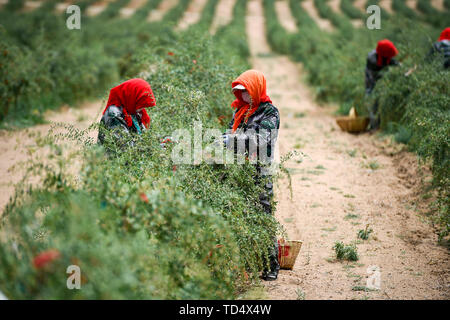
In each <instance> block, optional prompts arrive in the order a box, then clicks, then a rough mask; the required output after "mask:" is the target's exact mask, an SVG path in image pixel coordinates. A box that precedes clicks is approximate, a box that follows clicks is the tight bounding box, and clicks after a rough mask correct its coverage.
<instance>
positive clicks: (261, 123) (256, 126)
mask: <svg viewBox="0 0 450 320" xmlns="http://www.w3.org/2000/svg"><path fill="white" fill-rule="evenodd" d="M235 114H236V112H235V113H234V114H233V118H232V119H231V122H230V124H229V126H228V128H229V130H228V131H227V133H226V134H225V135H224V137H225V145H226V146H227V147H230V146H231V145H232V143H231V139H235V140H234V142H233V144H234V151H235V152H236V153H237V151H238V150H237V147H238V145H239V142H238V141H239V140H241V139H242V140H245V153H246V155H247V156H250V157H251V156H257V157H258V160H260V161H262V162H265V161H264V160H266V161H272V160H273V155H274V154H273V153H274V152H273V150H274V148H275V143H276V140H277V137H278V130H279V129H280V114H279V112H278V109H277V108H276V107H275V106H274V105H272V104H271V103H268V102H265V103H261V104H260V105H259V107H258V109H257V110H256V112H255V113H253V114H252V115H251V116H250V117H249V118H248V121H247V122H245V121H242V122H241V124H240V125H239V127H238V129H237V130H236V132H235V134H233V133H231V128H232V127H233V123H234V117H235ZM241 143H242V142H241ZM263 148H267V158H266V159H261V158H260V154H259V152H260V150H262V149H263ZM250 151H252V152H251V153H252V154H249V153H250ZM262 152H263V151H262Z"/></svg>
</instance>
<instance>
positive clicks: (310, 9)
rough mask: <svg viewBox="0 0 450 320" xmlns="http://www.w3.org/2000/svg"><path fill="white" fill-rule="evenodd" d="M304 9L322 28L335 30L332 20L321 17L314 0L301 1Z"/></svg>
mask: <svg viewBox="0 0 450 320" xmlns="http://www.w3.org/2000/svg"><path fill="white" fill-rule="evenodd" d="M301 6H302V7H303V9H304V10H305V11H306V12H307V13H308V14H309V15H310V16H311V18H312V19H313V20H314V21H315V22H316V23H317V25H318V26H319V28H320V29H322V30H324V31H333V30H334V26H333V24H332V23H331V21H329V20H327V19H323V18H321V17H320V15H319V12H318V11H317V8H316V6H315V5H314V0H303V1H302V3H301Z"/></svg>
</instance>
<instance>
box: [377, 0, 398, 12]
mask: <svg viewBox="0 0 450 320" xmlns="http://www.w3.org/2000/svg"><path fill="white" fill-rule="evenodd" d="M379 4H380V7H381V8H383V9H384V10H386V11H387V12H388V13H389V14H392V13H394V11H393V10H392V0H380V2H379Z"/></svg>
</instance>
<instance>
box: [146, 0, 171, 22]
mask: <svg viewBox="0 0 450 320" xmlns="http://www.w3.org/2000/svg"><path fill="white" fill-rule="evenodd" d="M177 4H178V0H162V1H161V2H160V3H159V5H158V8H156V9H154V10H152V11H150V13H149V14H148V17H147V21H148V22H155V21H161V20H162V19H163V17H164V15H165V14H166V13H167V12H169V11H170V9H172V8H173V7H175V6H176V5H177Z"/></svg>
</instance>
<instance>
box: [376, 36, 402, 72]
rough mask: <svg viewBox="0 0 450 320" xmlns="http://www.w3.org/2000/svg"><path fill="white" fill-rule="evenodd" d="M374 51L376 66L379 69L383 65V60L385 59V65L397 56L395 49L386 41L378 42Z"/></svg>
mask: <svg viewBox="0 0 450 320" xmlns="http://www.w3.org/2000/svg"><path fill="white" fill-rule="evenodd" d="M376 51H377V54H378V59H377V66H379V67H381V66H382V65H383V58H386V59H387V61H386V63H387V64H389V63H390V62H391V59H392V58H393V57H395V56H396V55H397V54H398V50H397V48H396V47H395V46H394V44H393V43H392V42H391V41H389V40H388V39H384V40H381V41H379V42H378V45H377V49H376Z"/></svg>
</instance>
